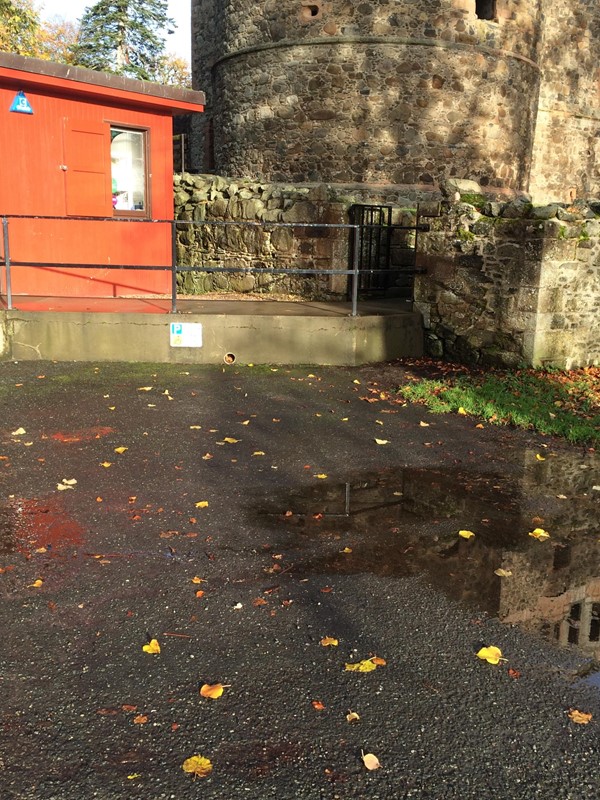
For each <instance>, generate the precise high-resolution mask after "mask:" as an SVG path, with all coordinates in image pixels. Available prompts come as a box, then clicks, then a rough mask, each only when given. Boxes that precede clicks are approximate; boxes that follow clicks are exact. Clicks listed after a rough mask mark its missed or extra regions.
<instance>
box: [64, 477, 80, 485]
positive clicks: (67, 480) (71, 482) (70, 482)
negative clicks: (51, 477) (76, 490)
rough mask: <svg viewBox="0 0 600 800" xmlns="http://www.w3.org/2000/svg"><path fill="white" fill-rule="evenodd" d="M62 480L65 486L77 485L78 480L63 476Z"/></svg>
mask: <svg viewBox="0 0 600 800" xmlns="http://www.w3.org/2000/svg"><path fill="white" fill-rule="evenodd" d="M62 482H63V483H64V484H65V486H75V484H76V483H77V480H76V479H75V478H63V479H62Z"/></svg>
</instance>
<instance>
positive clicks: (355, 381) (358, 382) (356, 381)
mask: <svg viewBox="0 0 600 800" xmlns="http://www.w3.org/2000/svg"><path fill="white" fill-rule="evenodd" d="M352 383H357V384H358V385H359V386H360V381H359V380H354V381H352Z"/></svg>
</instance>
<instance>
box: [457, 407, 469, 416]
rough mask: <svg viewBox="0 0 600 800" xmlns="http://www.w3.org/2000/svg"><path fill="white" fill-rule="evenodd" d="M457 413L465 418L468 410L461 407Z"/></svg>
mask: <svg viewBox="0 0 600 800" xmlns="http://www.w3.org/2000/svg"><path fill="white" fill-rule="evenodd" d="M457 413H459V414H461V415H463V416H464V415H465V414H466V413H467V410H466V409H465V408H463V407H462V406H459V408H458V412H457Z"/></svg>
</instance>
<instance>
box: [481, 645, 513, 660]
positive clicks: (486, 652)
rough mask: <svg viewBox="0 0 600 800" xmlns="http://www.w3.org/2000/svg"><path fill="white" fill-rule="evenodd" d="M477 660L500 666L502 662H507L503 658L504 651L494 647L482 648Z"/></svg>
mask: <svg viewBox="0 0 600 800" xmlns="http://www.w3.org/2000/svg"><path fill="white" fill-rule="evenodd" d="M477 658H481V659H482V660H483V661H487V662H488V664H499V663H500V661H506V659H505V658H502V650H500V648H499V647H494V645H490V646H489V647H482V648H481V650H480V651H479V652H478V653H477Z"/></svg>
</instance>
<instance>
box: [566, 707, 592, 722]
mask: <svg viewBox="0 0 600 800" xmlns="http://www.w3.org/2000/svg"><path fill="white" fill-rule="evenodd" d="M591 718H592V715H591V714H587V713H586V712H585V711H578V710H577V709H576V708H572V709H571V710H570V711H569V719H570V720H571V721H572V722H576V723H577V724H578V725H587V724H588V722H589V721H590V720H591Z"/></svg>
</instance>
